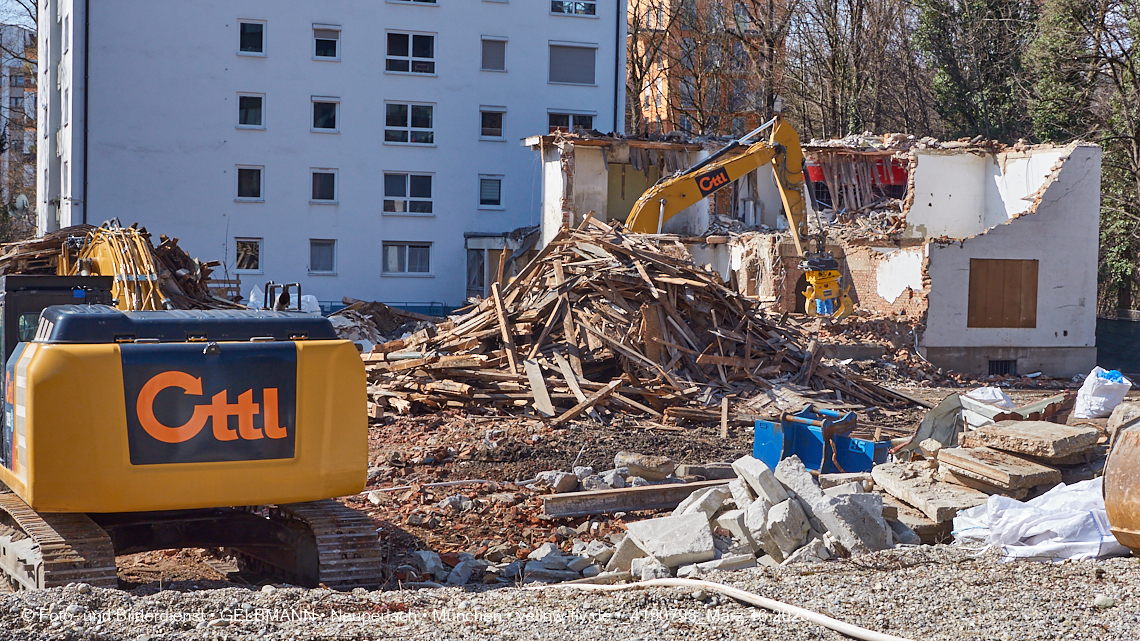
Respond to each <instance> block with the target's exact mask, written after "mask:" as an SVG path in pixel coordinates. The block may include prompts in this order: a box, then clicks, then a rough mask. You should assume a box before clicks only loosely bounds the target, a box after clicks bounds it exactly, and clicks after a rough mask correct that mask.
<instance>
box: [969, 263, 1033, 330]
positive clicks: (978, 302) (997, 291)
mask: <svg viewBox="0 0 1140 641" xmlns="http://www.w3.org/2000/svg"><path fill="white" fill-rule="evenodd" d="M966 327H1027V328H1032V327H1037V261H1036V260H1006V259H988V258H971V259H970V292H969V303H968V310H967V314H966Z"/></svg>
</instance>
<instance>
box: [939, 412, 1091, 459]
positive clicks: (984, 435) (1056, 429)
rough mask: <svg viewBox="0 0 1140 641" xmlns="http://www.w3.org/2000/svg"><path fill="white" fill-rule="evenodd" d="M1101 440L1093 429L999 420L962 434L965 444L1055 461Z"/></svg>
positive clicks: (1042, 422)
mask: <svg viewBox="0 0 1140 641" xmlns="http://www.w3.org/2000/svg"><path fill="white" fill-rule="evenodd" d="M1099 439H1100V432H1099V431H1098V430H1096V429H1094V428H1091V427H1082V426H1074V425H1060V424H1058V423H1050V422H1048V421H999V422H997V423H993V424H992V425H983V426H981V427H979V428H977V429H976V430H974V431H972V432H966V433H965V434H963V435H962V445H963V446H964V447H977V446H985V447H992V448H994V449H999V450H1004V451H1007V452H1013V453H1015V454H1025V455H1027V456H1034V457H1037V458H1043V459H1055V458H1064V457H1066V456H1070V455H1072V454H1076V453H1077V452H1081V451H1084V450H1087V449H1089V448H1091V447H1093V446H1095V445H1096V443H1097V441H1098V440H1099ZM943 451H945V450H943ZM939 456H941V454H939Z"/></svg>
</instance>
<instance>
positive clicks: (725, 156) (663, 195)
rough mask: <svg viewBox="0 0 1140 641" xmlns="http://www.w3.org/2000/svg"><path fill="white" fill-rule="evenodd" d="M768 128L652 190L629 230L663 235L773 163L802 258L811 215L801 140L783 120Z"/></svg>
mask: <svg viewBox="0 0 1140 641" xmlns="http://www.w3.org/2000/svg"><path fill="white" fill-rule="evenodd" d="M768 124H771V125H772V134H771V137H770V138H769V139H768V140H767V141H761V142H756V143H753V144H751V145H747V146H746V145H745V141H747V140H748V139H749V138H751V137H752V136H753V135H755V134H756V132H758V131H761V130H763V129H764V128H766V127H767V126H768ZM768 124H765V125H764V126H762V127H760V128H758V129H757V130H756V131H754V132H753V133H751V134H749V135H747V136H745V137H744V138H741V139H740V140H737V141H733V142H732V143H730V144H728V145H727V146H726V147H724V148H723V149H721V150H720V151H718V152H717V153H715V154H713V155H712V156H709V157H708V158H706V159H705V160H703V161H701V162H700V163H697V164H696V165H694V166H692V167H690V168H689V169H687V170H685V171H684V172H682V173H680V174H678V175H676V176H672V177H670V178H666V179H665V180H662V181H661V182H659V183H657V184H656V185H654V186H653V187H651V188H649V189H648V190H647V191H646V192H645V193H644V194H642V195H641V197H640V198H638V199H637V202H636V203H634V205H633V210H632V211H630V213H629V217H628V218H626V221H625V224H626V227H627V228H629V230H630V231H633V232H638V233H643V234H653V233H660V232H661V226H662V225H664V224H665V221H667V220H669V219H670V218H672V217H673V216H675V215H677V214H678V213H679V212H680V211H681V210H683V209H685V208H687V207H690V206H692V205H694V204H696V203H698V202H700V201H702V200H704V199H705V198H708V197H709V196H711V195H712V194H713V193H715V192H717V191H719V190H720V189H723V188H725V187H727V186H728V185H730V184H731V183H732V182H733V181H735V180H738V179H740V178H742V177H744V176H745V175H747V174H748V173H749V172H751V171H754V170H756V169H757V168H758V167H761V166H763V165H766V164H768V163H772V169H773V171H774V172H775V174H776V184H777V185H779V187H780V197H781V198H782V199H783V202H784V213H785V214H786V215H787V217H788V223H789V225H790V227H791V231H792V241H793V242H794V243H795V245H796V251H797V252H798V253H800V254H803V253H804V247H803V240H802V239H803V237H804V236H805V234H806V232H807V216H806V214H805V207H804V197H803V189H802V188H803V180H804V179H803V170H804V155H803V152H802V151H801V150H800V137H799V134H798V133H796V130H795V129H793V128H792V126H791V125H790V124H788V122H787V121H786V120H784V119H783V118H780V117H779V116H777V117H776V118H774V119H773V120H772V122H770V123H768Z"/></svg>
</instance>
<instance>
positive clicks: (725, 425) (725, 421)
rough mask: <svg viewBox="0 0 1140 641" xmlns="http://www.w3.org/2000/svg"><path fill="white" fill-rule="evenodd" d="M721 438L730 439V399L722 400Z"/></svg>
mask: <svg viewBox="0 0 1140 641" xmlns="http://www.w3.org/2000/svg"><path fill="white" fill-rule="evenodd" d="M720 437H721V438H728V397H727V396H725V397H724V398H721V399H720Z"/></svg>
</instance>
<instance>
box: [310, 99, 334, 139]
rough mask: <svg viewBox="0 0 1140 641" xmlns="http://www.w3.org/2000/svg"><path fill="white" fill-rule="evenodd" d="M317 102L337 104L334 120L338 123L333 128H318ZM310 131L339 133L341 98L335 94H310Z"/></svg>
mask: <svg viewBox="0 0 1140 641" xmlns="http://www.w3.org/2000/svg"><path fill="white" fill-rule="evenodd" d="M317 103H322V104H324V103H332V104H334V105H336V108H335V111H334V112H333V121H334V124H335V125H336V126H335V127H332V128H331V129H318V128H317ZM309 131H310V132H312V133H314V134H339V133H340V98H338V97H334V96H310V97H309Z"/></svg>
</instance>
